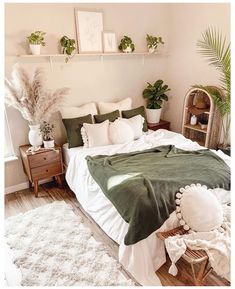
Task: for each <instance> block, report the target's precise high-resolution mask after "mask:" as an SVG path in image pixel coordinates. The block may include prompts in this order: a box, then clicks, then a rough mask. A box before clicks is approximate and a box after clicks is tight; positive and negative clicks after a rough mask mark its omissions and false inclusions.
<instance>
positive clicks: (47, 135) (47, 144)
mask: <svg viewBox="0 0 235 289" xmlns="http://www.w3.org/2000/svg"><path fill="white" fill-rule="evenodd" d="M54 129H55V126H54V124H50V123H48V122H47V121H43V124H42V125H41V128H40V131H41V133H42V138H43V144H44V148H53V147H54V146H55V142H54V139H53V131H54Z"/></svg>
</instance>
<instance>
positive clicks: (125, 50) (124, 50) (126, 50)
mask: <svg viewBox="0 0 235 289" xmlns="http://www.w3.org/2000/svg"><path fill="white" fill-rule="evenodd" d="M123 52H124V53H130V52H132V49H131V47H130V46H128V47H127V48H126V49H123Z"/></svg>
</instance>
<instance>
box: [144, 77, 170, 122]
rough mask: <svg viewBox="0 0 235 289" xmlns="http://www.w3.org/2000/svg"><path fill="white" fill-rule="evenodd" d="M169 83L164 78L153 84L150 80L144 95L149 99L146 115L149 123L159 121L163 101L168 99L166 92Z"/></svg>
mask: <svg viewBox="0 0 235 289" xmlns="http://www.w3.org/2000/svg"><path fill="white" fill-rule="evenodd" d="M169 90H170V88H168V85H166V84H163V80H161V79H159V80H157V81H156V82H155V83H154V84H153V85H152V84H150V83H149V82H148V86H147V88H145V89H144V91H143V97H144V98H145V99H146V100H147V107H146V115H147V121H148V123H159V120H160V116H161V111H162V105H163V101H164V100H165V101H168V96H167V95H166V92H167V91H169Z"/></svg>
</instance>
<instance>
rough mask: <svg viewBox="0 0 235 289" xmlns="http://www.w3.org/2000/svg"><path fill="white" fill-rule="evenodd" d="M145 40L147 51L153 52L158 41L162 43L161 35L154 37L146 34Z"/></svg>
mask: <svg viewBox="0 0 235 289" xmlns="http://www.w3.org/2000/svg"><path fill="white" fill-rule="evenodd" d="M146 41H147V46H148V50H149V53H154V52H155V50H156V49H157V46H158V44H159V43H161V44H164V42H163V40H162V37H156V36H152V35H149V34H147V36H146Z"/></svg>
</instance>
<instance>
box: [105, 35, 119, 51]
mask: <svg viewBox="0 0 235 289" xmlns="http://www.w3.org/2000/svg"><path fill="white" fill-rule="evenodd" d="M103 48H104V52H105V53H115V52H118V46H117V38H116V34H115V32H113V31H103Z"/></svg>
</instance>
